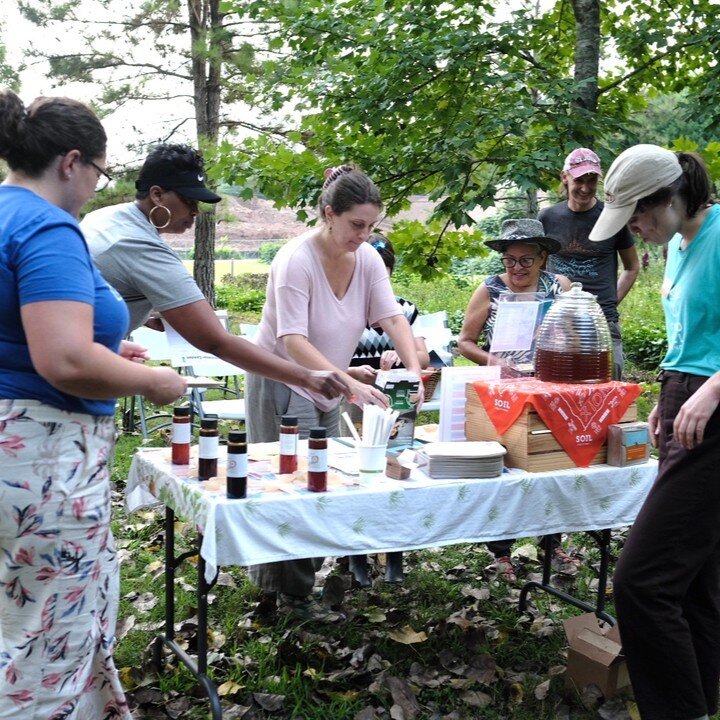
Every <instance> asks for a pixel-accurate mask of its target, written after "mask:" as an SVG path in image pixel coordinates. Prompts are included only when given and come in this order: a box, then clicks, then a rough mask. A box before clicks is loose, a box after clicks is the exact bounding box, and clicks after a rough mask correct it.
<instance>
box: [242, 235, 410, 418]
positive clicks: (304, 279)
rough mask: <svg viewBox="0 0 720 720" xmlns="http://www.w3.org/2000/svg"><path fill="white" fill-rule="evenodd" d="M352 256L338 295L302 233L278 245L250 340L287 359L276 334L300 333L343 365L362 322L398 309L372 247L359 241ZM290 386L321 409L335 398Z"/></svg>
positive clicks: (337, 364)
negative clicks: (348, 276)
mask: <svg viewBox="0 0 720 720" xmlns="http://www.w3.org/2000/svg"><path fill="white" fill-rule="evenodd" d="M355 258H356V259H355V270H354V272H353V276H352V280H351V281H350V285H349V286H348V289H347V291H346V293H345V295H344V297H343V298H342V299H341V300H339V299H338V298H337V297H336V296H335V293H334V292H333V291H332V288H331V287H330V283H329V282H328V280H327V277H326V276H325V271H324V270H323V267H322V262H321V259H320V257H319V256H318V254H317V253H316V251H315V250H314V248H313V245H312V241H311V240H310V237H309V236H308V234H305V235H301V236H300V237H298V238H296V239H294V240H291V241H290V242H289V243H287V244H286V245H285V246H283V247H282V248H281V249H280V251H279V252H278V254H277V255H276V256H275V259H274V260H273V263H272V266H271V268H270V274H269V276H268V284H267V297H266V300H265V307H264V308H263V315H262V320H261V321H260V326H259V328H258V331H257V333H256V334H255V336H254V338H253V342H255V343H256V344H257V345H259V346H260V347H263V348H265V349H266V350H269V351H270V352H272V353H274V354H275V355H277V356H278V357H281V358H284V359H286V360H291V358H290V356H289V355H288V354H287V351H286V350H285V344H284V342H283V341H282V339H281V338H282V337H283V336H285V335H302V336H304V337H306V338H307V339H308V340H309V341H310V343H311V344H312V345H313V346H314V347H315V348H316V349H317V350H318V351H319V352H321V353H322V354H323V355H324V356H325V357H326V358H327V359H328V360H329V361H330V362H331V363H332V364H333V365H335V367H337V368H340V369H342V370H344V369H345V368H347V367H348V365H349V364H350V359H351V358H352V356H353V353H354V351H355V347H356V346H357V343H358V339H359V338H360V336H361V335H362V333H363V330H364V329H365V326H366V325H374V324H375V323H378V322H379V321H380V320H384V319H385V318H389V317H392V316H394V315H401V314H402V310H401V308H400V306H399V305H398V304H397V302H396V300H395V295H394V294H393V291H392V288H391V287H390V280H389V278H388V275H387V271H386V270H385V265H384V264H383V261H382V258H381V257H380V255H379V254H378V253H377V251H376V250H375V249H374V248H373V247H372V246H371V245H369V244H368V243H363V244H362V245H361V246H360V247H359V248H358V249H357V251H356V253H355ZM291 387H292V389H293V390H294V391H295V392H297V393H299V394H300V395H302V396H303V397H306V398H308V399H309V400H312V402H313V403H314V404H315V405H316V406H317V407H318V408H320V409H321V410H323V411H327V410H330V409H332V408H333V407H335V405H337V403H338V400H328V399H327V398H325V397H323V396H322V395H316V394H314V393H311V392H309V391H308V390H305V389H304V388H300V387H297V386H294V385H293V386H291Z"/></svg>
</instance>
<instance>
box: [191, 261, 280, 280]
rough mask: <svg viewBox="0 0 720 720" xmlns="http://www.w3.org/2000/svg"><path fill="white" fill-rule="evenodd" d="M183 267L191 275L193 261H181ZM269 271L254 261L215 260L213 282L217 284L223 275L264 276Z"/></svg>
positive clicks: (266, 267) (262, 264) (263, 264)
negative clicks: (247, 274)
mask: <svg viewBox="0 0 720 720" xmlns="http://www.w3.org/2000/svg"><path fill="white" fill-rule="evenodd" d="M183 263H184V265H185V267H186V268H187V269H188V270H189V271H190V272H191V273H192V271H193V261H192V260H183ZM269 269H270V266H269V265H266V264H265V263H262V262H260V261H259V260H255V259H242V260H239V259H238V260H216V261H215V282H216V283H219V282H220V281H221V280H222V278H223V277H225V275H243V274H244V273H252V274H264V275H266V274H267V272H268V270H269Z"/></svg>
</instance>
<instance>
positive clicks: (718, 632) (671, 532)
mask: <svg viewBox="0 0 720 720" xmlns="http://www.w3.org/2000/svg"><path fill="white" fill-rule="evenodd" d="M605 190H606V198H605V207H604V209H603V212H602V214H601V215H600V217H599V219H598V221H597V223H596V225H595V227H594V228H593V230H592V232H591V234H590V239H591V240H602V239H604V238H606V237H608V235H610V234H612V233H613V232H615V230H617V229H618V228H620V227H622V226H623V225H624V224H627V225H628V227H629V228H630V230H631V231H632V232H633V233H635V234H637V235H640V236H641V237H642V239H643V240H645V242H649V243H653V244H655V245H665V244H666V243H668V259H667V265H666V268H665V279H664V281H663V285H662V303H663V308H664V310H665V321H666V328H667V335H668V351H667V354H666V355H665V358H664V359H663V361H662V362H661V364H660V367H661V369H662V373H661V384H662V387H661V391H660V399H659V402H658V404H657V406H656V407H655V408H654V409H653V411H652V412H651V413H650V417H649V423H650V432H651V437H652V438H653V441H654V442H655V444H657V445H658V446H659V448H660V466H659V474H658V478H657V481H656V482H655V484H654V486H653V488H652V490H651V491H650V494H649V495H648V497H647V499H646V501H645V504H644V505H643V507H642V509H641V510H640V514H639V515H638V517H637V519H636V521H635V523H634V525H633V528H632V530H631V532H630V535H629V537H628V541H627V543H626V544H625V546H624V548H623V551H622V554H621V556H620V560H619V562H618V567H617V570H616V573H615V581H614V589H615V606H616V609H617V613H618V620H619V625H620V633H621V635H622V641H623V647H624V650H625V654H626V657H627V663H628V670H629V672H630V679H631V681H632V686H633V691H634V693H635V698H636V700H637V703H638V707H639V709H640V714H641V716H642V718H643V719H644V720H648V719H649V720H658V719H660V718H673V719H674V720H685V719H687V720H691V719H693V720H694V719H698V720H703V719H705V720H707V718H708V717H709V716H711V715H713V714H714V713H716V712H717V710H718V685H719V684H720V522H718V518H719V517H720V482H718V466H720V411H719V410H718V402H719V401H720V332H718V329H719V328H720V307H719V306H718V301H717V298H718V295H719V294H720V206H718V205H716V204H714V203H713V201H712V199H711V192H712V182H711V180H710V177H709V176H708V173H707V170H706V169H705V166H704V165H703V162H702V160H701V158H700V157H699V156H697V155H695V154H693V153H677V154H676V153H673V152H671V151H669V150H665V149H664V148H661V147H657V146H655V145H636V146H634V147H631V148H629V149H628V150H626V151H625V152H623V153H622V154H621V155H620V156H619V157H618V158H617V159H616V160H615V162H614V163H613V164H612V166H611V168H610V170H609V171H608V174H607V178H606V180H605Z"/></svg>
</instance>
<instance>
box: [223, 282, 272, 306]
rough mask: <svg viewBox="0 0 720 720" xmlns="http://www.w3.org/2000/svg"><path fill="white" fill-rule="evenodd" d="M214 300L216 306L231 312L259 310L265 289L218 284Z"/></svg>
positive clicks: (263, 299) (263, 301)
mask: <svg viewBox="0 0 720 720" xmlns="http://www.w3.org/2000/svg"><path fill="white" fill-rule="evenodd" d="M216 300H217V305H218V307H221V308H226V309H228V310H230V311H232V312H241V311H250V310H252V311H254V312H260V311H261V310H262V308H263V305H264V304H265V291H264V290H253V289H245V288H240V287H236V286H235V285H220V286H218V288H217V291H216Z"/></svg>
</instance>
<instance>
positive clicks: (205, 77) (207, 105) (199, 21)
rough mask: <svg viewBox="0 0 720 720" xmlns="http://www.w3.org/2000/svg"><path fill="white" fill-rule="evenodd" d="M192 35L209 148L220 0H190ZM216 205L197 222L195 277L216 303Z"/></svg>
mask: <svg viewBox="0 0 720 720" xmlns="http://www.w3.org/2000/svg"><path fill="white" fill-rule="evenodd" d="M187 3H188V18H189V25H190V38H191V43H192V45H191V63H192V76H193V93H194V97H195V122H196V125H197V137H198V144H199V145H200V147H201V149H202V150H204V151H205V152H207V151H208V150H210V149H213V148H214V147H215V146H216V145H217V140H218V132H219V127H220V79H221V76H222V60H221V58H222V56H223V53H222V52H220V51H219V50H222V48H220V47H219V46H220V45H221V44H222V43H223V42H225V40H224V35H223V29H222V20H223V15H222V14H221V13H220V0H187ZM214 264H215V206H214V205H211V206H208V207H207V209H205V210H203V212H202V213H201V214H200V215H198V217H197V221H196V223H195V264H194V270H193V277H194V278H195V282H196V283H197V284H198V286H199V287H200V290H202V292H203V294H204V295H205V297H206V298H207V299H208V302H209V303H210V304H211V305H212V306H213V307H215V269H214Z"/></svg>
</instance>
